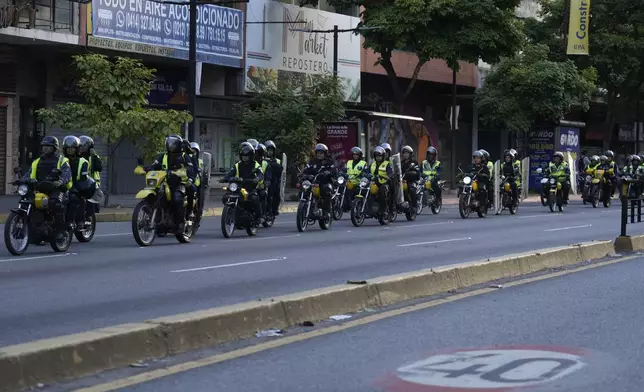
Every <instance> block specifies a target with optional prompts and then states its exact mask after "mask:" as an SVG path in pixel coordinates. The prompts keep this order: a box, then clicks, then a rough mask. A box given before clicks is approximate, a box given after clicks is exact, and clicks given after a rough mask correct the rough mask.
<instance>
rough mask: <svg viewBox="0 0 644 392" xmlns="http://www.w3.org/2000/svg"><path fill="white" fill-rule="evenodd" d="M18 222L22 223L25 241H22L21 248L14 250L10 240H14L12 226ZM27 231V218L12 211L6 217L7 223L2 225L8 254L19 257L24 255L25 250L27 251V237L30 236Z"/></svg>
mask: <svg viewBox="0 0 644 392" xmlns="http://www.w3.org/2000/svg"><path fill="white" fill-rule="evenodd" d="M20 221H22V224H23V230H24V233H25V241H23V244H22V246H21V247H19V248H16V247H15V246H14V245H13V243H12V241H11V240H12V239H14V238H13V233H12V230H13V227H14V225H15V224H16V223H17V222H20ZM29 231H30V230H29V224H28V222H27V217H26V216H24V215H22V214H16V213H15V212H13V211H12V212H11V213H10V214H9V216H8V217H7V221H6V222H5V224H4V244H5V246H6V247H7V250H8V251H9V253H11V254H12V255H14V256H20V255H22V254H23V253H25V252H26V251H27V249H29V235H30V232H29Z"/></svg>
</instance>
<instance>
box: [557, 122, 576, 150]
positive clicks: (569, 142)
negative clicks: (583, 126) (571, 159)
mask: <svg viewBox="0 0 644 392" xmlns="http://www.w3.org/2000/svg"><path fill="white" fill-rule="evenodd" d="M555 149H556V150H557V151H561V152H564V153H565V152H570V153H574V154H578V153H579V128H568V127H560V128H559V138H558V139H557V147H556V148H555Z"/></svg>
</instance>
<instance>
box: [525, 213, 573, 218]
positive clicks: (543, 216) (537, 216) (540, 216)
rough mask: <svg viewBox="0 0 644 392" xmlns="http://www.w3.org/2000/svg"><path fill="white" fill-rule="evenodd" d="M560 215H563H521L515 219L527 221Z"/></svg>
mask: <svg viewBox="0 0 644 392" xmlns="http://www.w3.org/2000/svg"><path fill="white" fill-rule="evenodd" d="M560 215H563V214H559V213H557V214H552V213H551V214H541V215H523V216H518V217H517V218H519V219H527V218H549V217H551V216H560Z"/></svg>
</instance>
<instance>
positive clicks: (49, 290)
mask: <svg viewBox="0 0 644 392" xmlns="http://www.w3.org/2000/svg"><path fill="white" fill-rule="evenodd" d="M399 219H400V218H399ZM618 230H619V203H616V204H615V205H614V206H613V207H612V208H610V209H604V208H598V209H593V208H592V207H591V206H582V205H581V203H577V202H574V203H573V204H572V205H571V206H570V207H569V208H568V209H567V210H566V211H565V212H564V213H563V214H555V213H551V212H549V211H548V210H547V208H544V207H541V206H540V205H537V204H527V203H526V204H524V205H522V206H521V209H520V211H519V214H518V215H517V216H509V215H508V213H507V212H505V213H504V215H502V216H489V217H488V218H486V219H480V218H478V217H472V218H470V219H467V220H463V219H461V218H460V216H459V215H458V211H457V209H456V208H455V207H450V208H447V207H446V208H445V209H444V210H443V212H442V213H441V214H440V215H438V216H434V215H431V213H429V214H428V212H425V213H424V214H423V215H421V216H420V217H419V218H418V219H417V221H415V222H407V221H405V220H404V217H403V219H402V220H399V221H398V222H396V223H394V224H393V225H391V226H389V227H381V226H380V225H378V223H377V222H376V221H375V220H371V221H368V222H366V223H365V226H364V227H361V228H355V227H353V226H352V225H351V222H350V221H349V220H348V217H347V216H346V215H345V218H344V219H343V220H342V221H340V222H335V223H334V224H333V226H332V228H331V230H329V231H322V230H320V229H319V228H318V227H317V226H315V227H312V228H310V229H309V231H307V232H305V233H301V234H300V233H298V232H297V229H296V227H295V219H294V216H293V214H283V215H281V216H279V217H278V222H277V223H276V225H275V226H274V227H273V228H270V229H260V232H259V234H258V236H257V237H254V238H249V237H248V236H247V235H246V233H245V232H239V233H237V234H236V236H235V238H233V239H228V240H226V239H224V238H223V237H222V235H221V231H220V220H219V218H208V219H205V221H204V225H203V226H202V228H201V229H200V232H199V233H198V236H197V237H196V238H195V239H194V240H193V242H192V243H191V244H187V245H181V244H179V243H178V242H177V241H176V239H175V238H174V237H166V238H159V239H157V241H156V242H155V243H154V245H153V246H151V247H148V248H140V247H138V246H137V245H136V243H135V242H134V239H133V238H132V235H131V233H130V224H129V223H127V222H126V223H103V224H99V227H98V229H97V233H98V234H97V236H96V238H95V239H94V240H93V242H91V243H89V244H79V243H77V242H74V243H73V245H72V248H70V252H71V253H70V254H66V255H65V254H63V255H61V254H54V253H53V251H52V250H51V248H50V247H49V246H41V247H32V248H30V249H29V250H28V252H27V253H26V254H25V255H23V256H22V257H12V256H10V255H8V253H7V255H6V256H0V297H1V298H2V301H0V346H5V345H9V344H15V343H20V342H26V341H30V340H35V339H41V338H46V337H52V336H57V335H62V334H69V333H75V332H82V331H85V330H89V329H94V328H99V327H104V326H108V325H114V324H120V323H125V322H132V321H141V320H145V319H149V318H153V317H158V316H163V315H170V314H176V313H182V312H188V311H194V310H199V309H204V308H209V307H213V306H219V305H224V304H233V303H238V302H243V301H248V300H256V299H258V298H266V297H271V296H275V295H279V294H285V293H290V292H297V291H302V290H307V289H313V288H318V287H324V286H329V285H333V284H340V283H344V282H346V281H347V280H348V279H353V280H361V279H369V278H373V277H377V276H382V275H388V274H395V273H401V272H406V271H413V270H418V269H422V268H428V267H432V266H440V265H446V264H450V263H458V262H463V261H470V260H478V259H482V258H486V257H492V256H500V255H504V254H508V253H516V252H523V251H528V250H533V249H541V248H547V247H551V246H556V245H566V244H572V243H579V242H581V241H586V240H593V239H614V238H615V236H616V235H617V234H618ZM629 232H631V233H633V234H635V233H641V232H644V225H633V227H629ZM5 252H6V251H5Z"/></svg>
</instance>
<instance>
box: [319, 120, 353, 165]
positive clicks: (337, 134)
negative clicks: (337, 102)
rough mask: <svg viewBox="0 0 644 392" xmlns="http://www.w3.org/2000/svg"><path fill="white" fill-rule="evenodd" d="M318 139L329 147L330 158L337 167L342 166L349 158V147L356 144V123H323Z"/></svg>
mask: <svg viewBox="0 0 644 392" xmlns="http://www.w3.org/2000/svg"><path fill="white" fill-rule="evenodd" d="M318 140H319V142H320V143H324V144H326V145H327V147H329V152H330V153H331V158H332V159H333V160H334V161H335V162H336V164H337V165H338V167H344V165H345V164H346V162H347V161H348V160H349V159H351V148H353V147H355V146H357V145H358V123H357V122H351V121H346V122H332V123H325V124H324V125H323V126H322V129H321V130H320V134H319V138H318Z"/></svg>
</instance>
